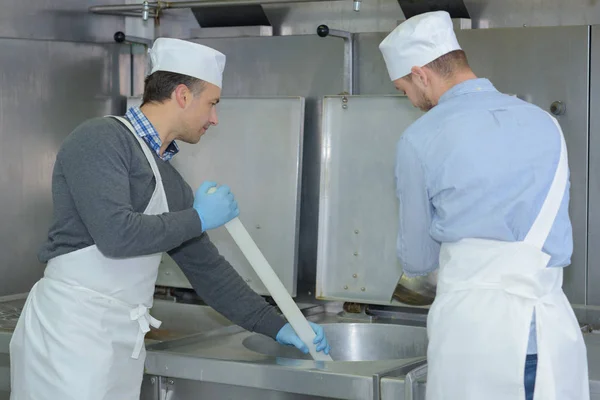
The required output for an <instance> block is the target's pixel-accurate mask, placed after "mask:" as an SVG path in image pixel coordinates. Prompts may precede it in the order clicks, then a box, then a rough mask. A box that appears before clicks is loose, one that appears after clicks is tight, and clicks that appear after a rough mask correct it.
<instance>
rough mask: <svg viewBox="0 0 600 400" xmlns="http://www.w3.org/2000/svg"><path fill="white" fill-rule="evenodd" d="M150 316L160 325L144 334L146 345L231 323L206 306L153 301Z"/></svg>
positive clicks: (207, 330)
mask: <svg viewBox="0 0 600 400" xmlns="http://www.w3.org/2000/svg"><path fill="white" fill-rule="evenodd" d="M150 314H151V315H152V316H153V317H154V318H156V319H158V320H159V321H161V322H162V324H161V326H160V328H158V329H154V328H152V330H151V331H150V332H148V333H147V334H146V338H145V339H146V340H145V342H146V344H152V343H156V342H162V341H166V340H175V339H179V338H182V337H186V336H190V335H195V334H198V333H202V332H209V331H212V330H215V329H219V328H223V327H226V326H229V325H232V323H231V321H229V320H228V319H227V318H225V317H224V316H222V315H221V314H219V313H218V312H216V311H215V310H214V309H212V308H211V307H208V306H199V305H193V304H182V303H174V302H170V301H163V300H155V301H154V306H153V307H152V309H151V310H150Z"/></svg>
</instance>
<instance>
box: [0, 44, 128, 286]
mask: <svg viewBox="0 0 600 400" xmlns="http://www.w3.org/2000/svg"><path fill="white" fill-rule="evenodd" d="M0 52H1V53H2V54H5V55H7V56H5V57H0V88H1V89H0V141H1V142H2V146H3V149H4V152H3V156H2V157H1V158H0V206H1V207H0V220H1V221H2V224H1V228H0V272H1V273H2V276H3V277H4V278H3V279H2V280H0V295H8V294H14V293H21V292H25V291H28V290H29V289H30V288H31V287H32V285H33V284H34V283H35V281H36V280H37V279H39V278H40V277H41V276H42V272H43V265H41V264H40V263H39V262H38V260H37V250H38V249H39V247H40V246H41V244H42V242H43V240H45V238H46V235H47V232H48V227H49V226H50V223H51V218H52V197H51V195H52V194H51V176H52V169H53V166H54V161H55V157H56V152H57V151H58V148H59V146H60V144H61V143H62V140H63V139H64V138H65V137H66V136H67V135H68V134H69V133H70V132H71V130H73V129H74V128H75V127H76V126H77V125H78V124H79V123H81V122H83V121H84V120H85V119H86V118H90V117H95V116H102V115H106V114H111V113H115V112H118V110H119V109H120V108H121V107H120V97H119V96H118V94H119V92H118V90H119V87H118V86H119V85H118V81H117V80H116V77H118V59H119V57H118V51H117V49H116V47H115V46H114V45H108V46H107V45H94V44H83V43H80V44H78V43H69V42H46V41H28V40H19V39H0Z"/></svg>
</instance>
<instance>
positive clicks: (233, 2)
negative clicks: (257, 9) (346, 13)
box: [89, 0, 360, 20]
mask: <svg viewBox="0 0 600 400" xmlns="http://www.w3.org/2000/svg"><path fill="white" fill-rule="evenodd" d="M330 1H342V0H206V1H144V2H143V3H141V4H122V5H99V6H92V7H90V8H89V11H90V12H93V13H96V14H112V15H127V16H131V15H132V13H133V14H134V15H135V16H139V15H137V14H136V12H137V13H142V17H143V18H144V20H146V19H148V17H158V16H159V15H160V13H161V12H162V11H163V10H168V9H176V8H201V7H215V6H245V5H264V4H291V3H321V2H330ZM353 9H354V11H359V10H360V0H353Z"/></svg>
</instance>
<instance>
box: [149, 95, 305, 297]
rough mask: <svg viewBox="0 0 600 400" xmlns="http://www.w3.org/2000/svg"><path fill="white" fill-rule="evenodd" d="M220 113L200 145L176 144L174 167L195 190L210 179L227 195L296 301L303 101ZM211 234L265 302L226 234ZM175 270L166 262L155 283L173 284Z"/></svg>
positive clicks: (234, 103)
mask: <svg viewBox="0 0 600 400" xmlns="http://www.w3.org/2000/svg"><path fill="white" fill-rule="evenodd" d="M218 107H219V108H218V113H219V118H220V122H219V125H217V126H216V127H213V128H211V129H209V130H208V132H207V134H206V135H205V136H204V137H203V138H202V140H201V143H200V144H197V145H191V144H185V143H181V144H180V149H181V151H180V153H179V154H178V155H177V157H175V158H173V161H172V164H173V166H174V167H175V168H177V170H178V171H179V172H180V173H181V175H182V176H183V178H184V179H185V180H186V181H187V182H188V183H189V184H190V185H191V186H192V188H194V190H196V189H197V188H198V187H200V185H201V184H202V182H204V181H209V180H210V181H215V182H218V183H219V184H222V185H228V186H229V187H230V188H231V191H232V193H233V194H234V196H235V197H236V200H237V202H238V205H239V207H240V217H239V218H240V220H241V221H242V223H243V224H244V226H245V228H246V229H247V230H248V232H249V234H250V236H251V237H252V238H253V240H254V241H255V242H256V244H257V245H258V247H259V249H260V250H261V252H262V253H263V255H264V256H265V258H266V259H267V261H268V262H269V264H270V265H271V267H272V268H273V270H274V271H275V273H276V274H277V275H278V277H279V279H280V280H281V281H282V283H283V285H284V286H285V288H286V289H287V290H288V292H289V293H290V294H291V295H293V296H295V295H296V276H297V274H296V272H297V269H296V266H297V250H298V230H299V211H300V177H301V171H302V134H303V126H304V99H303V98H282V97H280V98H260V99H251V98H246V99H231V98H226V99H223V100H222V101H221V103H219V106H218ZM209 235H210V237H211V239H212V241H213V242H214V243H215V245H216V246H217V248H218V249H219V252H220V253H221V254H222V255H223V256H224V257H225V258H226V259H227V260H228V261H229V262H230V263H231V264H232V265H233V266H234V268H236V270H237V271H238V273H239V274H240V275H241V276H242V278H244V279H245V280H246V282H248V285H249V286H250V287H251V288H252V289H254V290H255V291H256V292H258V293H260V294H263V295H268V294H269V292H268V291H267V289H266V288H265V287H264V285H263V283H262V281H261V280H260V278H258V276H257V275H256V273H255V272H254V269H253V268H252V266H251V265H250V264H249V263H248V261H247V260H246V258H245V257H244V255H243V254H242V252H241V250H240V249H239V247H238V245H237V244H236V243H235V242H234V241H233V239H232V238H231V235H230V234H229V232H227V230H226V229H225V228H224V227H221V228H218V229H215V230H213V231H210V232H209ZM176 268H177V267H176V265H175V264H174V262H173V261H172V260H171V259H170V257H168V256H165V258H163V263H162V264H161V268H160V271H159V280H158V282H157V283H158V284H161V282H162V281H163V278H164V279H167V280H168V283H170V284H171V285H173V284H174V283H176V282H173V281H172V279H173V277H174V276H175V273H177V272H175V273H172V271H173V269H176ZM163 284H164V283H163ZM176 286H183V287H189V283H188V284H187V285H176Z"/></svg>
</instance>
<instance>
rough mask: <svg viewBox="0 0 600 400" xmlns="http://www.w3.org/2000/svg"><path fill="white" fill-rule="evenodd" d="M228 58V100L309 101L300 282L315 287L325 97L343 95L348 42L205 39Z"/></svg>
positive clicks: (308, 38) (300, 38)
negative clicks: (273, 98) (282, 98)
mask: <svg viewBox="0 0 600 400" xmlns="http://www.w3.org/2000/svg"><path fill="white" fill-rule="evenodd" d="M194 41H195V42H198V43H202V44H204V45H207V46H210V47H213V48H215V49H217V50H219V51H221V52H223V53H224V54H225V55H226V56H227V64H226V66H225V73H224V77H223V96H228V97H249V96H253V97H257V96H302V97H304V98H305V99H306V114H305V122H304V144H303V147H304V155H303V161H302V170H303V174H302V195H301V210H300V215H301V221H300V242H299V250H298V251H299V260H298V279H299V280H300V281H306V282H309V286H311V284H312V285H313V287H314V282H315V265H316V253H317V237H316V232H317V223H318V213H319V208H318V207H319V165H320V159H319V151H320V150H319V149H320V128H319V124H320V113H321V109H320V106H319V101H320V99H321V97H322V96H325V95H328V94H338V93H341V92H342V91H343V84H344V82H343V70H342V68H343V60H344V42H343V40H342V39H339V38H334V37H327V38H320V37H318V36H316V35H314V36H280V37H262V38H261V37H245V38H226V39H225V38H223V39H201V40H194Z"/></svg>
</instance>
